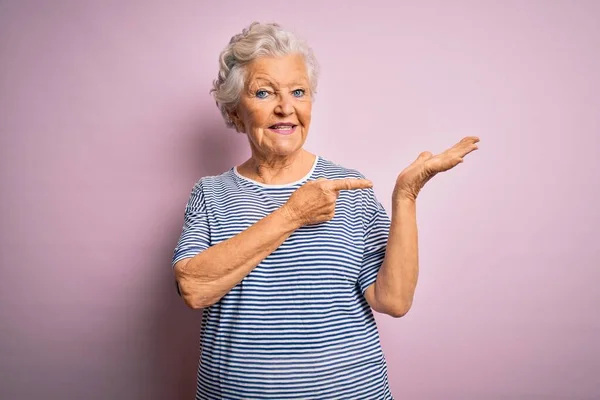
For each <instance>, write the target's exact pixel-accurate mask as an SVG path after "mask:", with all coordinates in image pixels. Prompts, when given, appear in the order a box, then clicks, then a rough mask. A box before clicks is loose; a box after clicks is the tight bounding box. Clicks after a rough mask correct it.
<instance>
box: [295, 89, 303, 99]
mask: <svg viewBox="0 0 600 400" xmlns="http://www.w3.org/2000/svg"><path fill="white" fill-rule="evenodd" d="M292 93H293V95H294V96H296V97H302V96H304V94H305V93H306V91H305V90H304V89H296V90H294V91H293V92H292Z"/></svg>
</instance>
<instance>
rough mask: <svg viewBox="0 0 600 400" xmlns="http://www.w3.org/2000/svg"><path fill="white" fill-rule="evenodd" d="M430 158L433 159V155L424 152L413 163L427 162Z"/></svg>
mask: <svg viewBox="0 0 600 400" xmlns="http://www.w3.org/2000/svg"><path fill="white" fill-rule="evenodd" d="M431 157H433V154H432V153H431V152H430V151H424V152H422V153H421V154H419V157H417V159H416V160H415V162H423V161H427V160H429V159H430V158H431Z"/></svg>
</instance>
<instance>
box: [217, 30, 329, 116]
mask: <svg viewBox="0 0 600 400" xmlns="http://www.w3.org/2000/svg"><path fill="white" fill-rule="evenodd" d="M292 53H297V54H300V55H302V56H303V57H304V61H305V63H306V69H307V72H308V79H309V82H310V92H311V94H312V95H314V94H315V93H316V92H317V80H318V74H319V64H318V63H317V59H316V58H315V55H314V53H313V51H312V49H311V48H310V47H309V46H308V44H307V43H306V42H305V41H303V40H300V39H299V38H298V37H296V36H295V35H294V34H293V33H291V32H289V31H285V30H284V29H282V27H281V26H280V25H279V24H276V23H265V24H261V23H258V22H253V23H252V24H250V26H248V27H247V28H246V29H244V30H243V31H242V33H240V34H237V35H235V36H233V37H232V38H231V40H230V41H229V44H228V45H227V46H226V47H225V49H224V50H223V51H222V52H221V55H220V56H219V75H218V78H217V79H215V80H214V81H213V87H212V89H211V90H210V93H211V94H212V95H213V97H214V99H215V101H216V103H217V107H219V109H220V110H221V114H222V115H223V118H224V119H225V123H226V124H227V126H228V127H230V128H233V127H234V125H233V122H232V121H231V118H230V117H229V113H230V112H231V111H232V110H234V109H235V107H237V105H238V102H239V100H240V96H241V93H242V90H244V84H245V82H244V80H245V77H246V75H245V66H246V65H247V64H249V63H250V62H252V61H253V60H255V59H257V58H259V57H264V56H271V57H279V56H285V55H288V54H292Z"/></svg>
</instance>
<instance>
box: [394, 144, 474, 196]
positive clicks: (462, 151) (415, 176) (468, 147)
mask: <svg viewBox="0 0 600 400" xmlns="http://www.w3.org/2000/svg"><path fill="white" fill-rule="evenodd" d="M477 142H479V138H478V137H475V136H467V137H465V138H463V139H462V140H461V141H460V142H458V143H457V144H455V145H454V146H452V147H450V148H449V149H447V150H446V151H444V152H442V153H440V154H437V155H435V156H434V155H433V154H431V153H430V152H428V151H425V152H423V153H421V154H420V155H419V157H418V158H417V159H416V160H415V161H414V162H413V163H412V164H410V165H409V166H408V167H406V168H405V169H404V170H403V171H402V172H401V173H400V175H398V178H397V179H396V186H395V188H394V195H393V196H394V199H395V200H398V199H406V200H412V201H415V200H416V199H417V196H418V194H419V192H420V191H421V189H422V188H423V186H424V185H425V184H426V183H427V182H428V181H429V180H430V179H431V178H433V177H434V176H435V175H436V174H437V173H438V172H443V171H447V170H449V169H451V168H454V167H455V166H457V165H458V164H460V163H462V162H463V157H464V156H466V155H467V154H469V153H470V152H472V151H474V150H477V146H476V145H475V143H477Z"/></svg>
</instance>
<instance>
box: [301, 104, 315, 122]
mask: <svg viewBox="0 0 600 400" xmlns="http://www.w3.org/2000/svg"><path fill="white" fill-rule="evenodd" d="M311 111H312V104H310V103H308V104H305V105H303V106H302V107H301V108H300V109H299V113H298V117H299V119H300V122H301V123H302V124H303V125H308V124H310V119H311Z"/></svg>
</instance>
